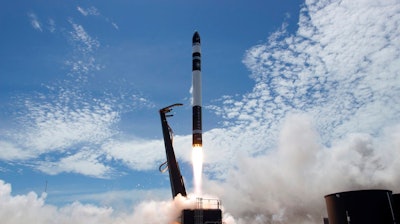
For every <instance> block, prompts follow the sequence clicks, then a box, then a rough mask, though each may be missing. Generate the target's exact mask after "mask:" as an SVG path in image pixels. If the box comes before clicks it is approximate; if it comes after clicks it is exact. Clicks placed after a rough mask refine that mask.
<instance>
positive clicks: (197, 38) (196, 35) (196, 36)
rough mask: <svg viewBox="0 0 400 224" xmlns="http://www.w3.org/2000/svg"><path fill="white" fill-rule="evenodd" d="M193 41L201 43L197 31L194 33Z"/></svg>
mask: <svg viewBox="0 0 400 224" xmlns="http://www.w3.org/2000/svg"><path fill="white" fill-rule="evenodd" d="M193 43H200V35H199V33H198V32H197V31H196V32H194V34H193Z"/></svg>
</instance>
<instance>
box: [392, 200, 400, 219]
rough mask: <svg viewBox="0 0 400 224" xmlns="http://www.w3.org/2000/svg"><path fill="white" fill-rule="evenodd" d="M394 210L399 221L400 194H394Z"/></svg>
mask: <svg viewBox="0 0 400 224" xmlns="http://www.w3.org/2000/svg"><path fill="white" fill-rule="evenodd" d="M393 211H394V215H395V217H396V218H397V219H396V220H397V222H399V221H400V194H393Z"/></svg>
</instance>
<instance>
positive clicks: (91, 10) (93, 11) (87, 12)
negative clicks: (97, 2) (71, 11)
mask: <svg viewBox="0 0 400 224" xmlns="http://www.w3.org/2000/svg"><path fill="white" fill-rule="evenodd" d="M76 9H77V10H78V12H80V13H81V14H82V15H84V16H98V15H100V12H99V10H98V9H97V8H96V7H94V6H91V7H88V8H83V7H81V6H78V7H77V8H76Z"/></svg>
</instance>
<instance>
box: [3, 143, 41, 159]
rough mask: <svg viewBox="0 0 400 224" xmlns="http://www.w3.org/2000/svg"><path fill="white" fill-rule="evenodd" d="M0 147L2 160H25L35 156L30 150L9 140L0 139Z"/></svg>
mask: <svg viewBox="0 0 400 224" xmlns="http://www.w3.org/2000/svg"><path fill="white" fill-rule="evenodd" d="M0 149H1V155H0V159H2V160H25V159H30V158H33V157H34V156H35V155H34V154H33V153H32V152H30V151H28V150H24V149H22V148H20V147H18V146H16V145H14V144H13V143H12V142H10V141H4V140H0Z"/></svg>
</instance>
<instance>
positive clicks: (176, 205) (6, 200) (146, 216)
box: [0, 180, 195, 224]
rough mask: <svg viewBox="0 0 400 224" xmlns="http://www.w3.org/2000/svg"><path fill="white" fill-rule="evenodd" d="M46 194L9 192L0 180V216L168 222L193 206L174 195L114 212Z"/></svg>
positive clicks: (18, 223) (15, 222)
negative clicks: (50, 199) (55, 200)
mask: <svg viewBox="0 0 400 224" xmlns="http://www.w3.org/2000/svg"><path fill="white" fill-rule="evenodd" d="M46 197H47V195H46V194H45V193H43V194H42V195H41V196H38V195H37V194H36V193H34V192H30V193H28V194H25V195H16V196H14V195H12V191H11V185H10V184H8V183H5V182H4V181H2V180H0V207H1V208H2V209H1V210H0V219H1V220H2V223H7V224H25V223H41V224H53V223H65V224H69V223H76V224H87V223H98V224H127V223H144V224H168V223H171V224H172V223H176V221H177V220H179V216H180V211H181V210H182V209H186V208H193V207H194V206H195V203H194V201H193V200H188V199H186V198H183V197H181V196H180V195H178V196H177V197H176V198H175V200H173V201H172V200H168V201H155V200H148V201H144V202H141V203H138V204H136V205H134V206H133V210H131V211H129V212H119V211H115V210H114V209H113V208H111V207H106V206H102V207H100V206H96V205H93V204H82V203H80V202H73V203H71V204H67V205H65V206H63V207H57V206H54V205H51V204H47V203H46Z"/></svg>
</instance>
